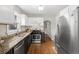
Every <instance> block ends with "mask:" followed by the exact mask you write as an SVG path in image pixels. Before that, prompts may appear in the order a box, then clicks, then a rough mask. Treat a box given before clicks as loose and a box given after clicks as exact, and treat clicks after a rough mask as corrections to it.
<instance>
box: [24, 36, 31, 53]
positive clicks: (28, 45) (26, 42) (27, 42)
mask: <svg viewBox="0 0 79 59" xmlns="http://www.w3.org/2000/svg"><path fill="white" fill-rule="evenodd" d="M24 40H25V42H24V45H25V47H24V48H25V53H28V49H29V47H30V45H31V42H32V38H31V35H29V36H27V37H26V38H25V39H24Z"/></svg>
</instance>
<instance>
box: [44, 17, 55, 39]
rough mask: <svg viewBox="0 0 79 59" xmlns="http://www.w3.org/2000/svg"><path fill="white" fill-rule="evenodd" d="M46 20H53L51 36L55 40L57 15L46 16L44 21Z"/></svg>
mask: <svg viewBox="0 0 79 59" xmlns="http://www.w3.org/2000/svg"><path fill="white" fill-rule="evenodd" d="M45 20H49V21H50V22H51V38H52V40H54V35H55V32H56V19H55V17H53V16H51V17H44V21H45Z"/></svg>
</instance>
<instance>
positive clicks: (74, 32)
mask: <svg viewBox="0 0 79 59" xmlns="http://www.w3.org/2000/svg"><path fill="white" fill-rule="evenodd" d="M69 17H70V19H71V21H68V20H67V18H66V17H65V16H64V15H62V16H61V17H59V21H58V23H57V34H56V39H55V41H56V46H57V50H58V52H59V53H69V54H75V53H76V54H77V53H79V8H78V7H76V8H75V9H74V11H72V14H69Z"/></svg>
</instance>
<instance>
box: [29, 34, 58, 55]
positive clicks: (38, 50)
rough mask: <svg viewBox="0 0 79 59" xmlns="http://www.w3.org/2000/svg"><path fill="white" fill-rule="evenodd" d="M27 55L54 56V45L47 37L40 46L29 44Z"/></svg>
mask: <svg viewBox="0 0 79 59" xmlns="http://www.w3.org/2000/svg"><path fill="white" fill-rule="evenodd" d="M28 53H30V54H56V53H57V51H56V49H55V44H54V42H53V41H52V40H51V38H49V37H48V36H46V37H45V41H44V42H42V43H40V44H36V43H35V44H34V43H33V44H31V46H30V48H29V51H28Z"/></svg>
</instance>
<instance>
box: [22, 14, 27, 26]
mask: <svg viewBox="0 0 79 59" xmlns="http://www.w3.org/2000/svg"><path fill="white" fill-rule="evenodd" d="M27 19H28V18H27V15H25V14H21V25H22V26H28V24H27V23H28V20H27Z"/></svg>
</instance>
